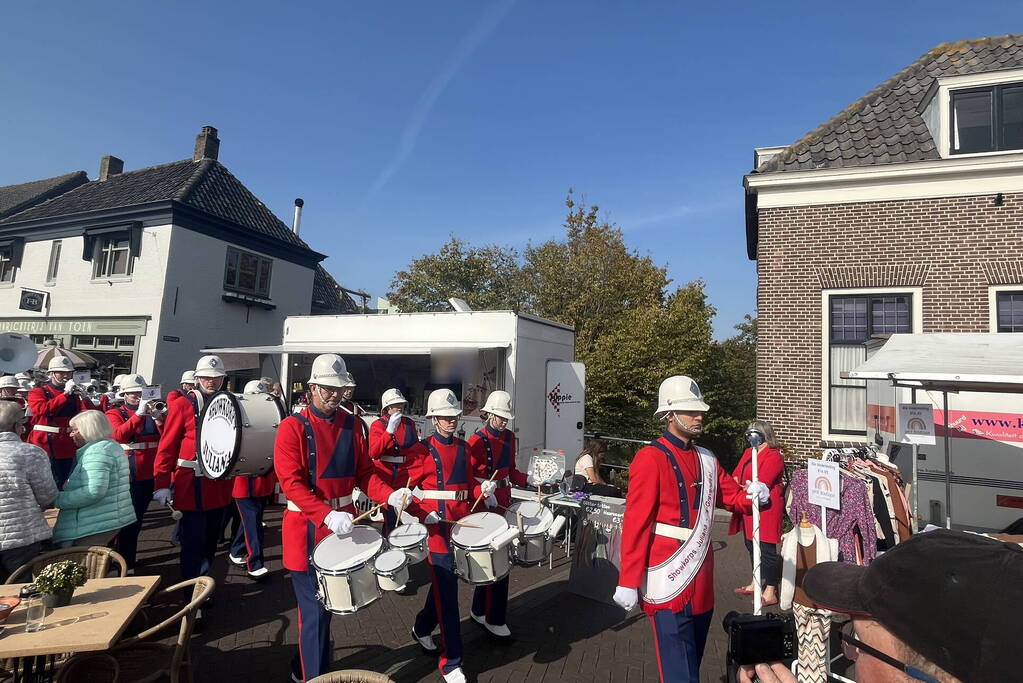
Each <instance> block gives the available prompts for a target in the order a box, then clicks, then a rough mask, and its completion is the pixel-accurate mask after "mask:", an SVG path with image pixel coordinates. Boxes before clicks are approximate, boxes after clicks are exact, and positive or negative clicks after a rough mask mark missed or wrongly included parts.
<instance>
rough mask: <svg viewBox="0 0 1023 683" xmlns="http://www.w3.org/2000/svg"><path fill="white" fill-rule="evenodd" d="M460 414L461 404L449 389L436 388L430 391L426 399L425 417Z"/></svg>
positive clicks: (456, 415) (455, 415)
mask: <svg viewBox="0 0 1023 683" xmlns="http://www.w3.org/2000/svg"><path fill="white" fill-rule="evenodd" d="M461 414H462V406H461V405H459V403H458V397H457V396H455V392H453V391H451V390H450V389H436V390H434V391H432V392H430V398H428V399H427V401H426V417H458V416H459V415H461Z"/></svg>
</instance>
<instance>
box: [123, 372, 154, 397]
mask: <svg viewBox="0 0 1023 683" xmlns="http://www.w3.org/2000/svg"><path fill="white" fill-rule="evenodd" d="M119 386H120V389H119V391H118V393H120V394H123V393H125V392H126V391H142V390H143V389H145V388H146V387H148V386H149V385H148V384H146V378H145V377H143V376H142V375H122V376H121V384H120V385H119Z"/></svg>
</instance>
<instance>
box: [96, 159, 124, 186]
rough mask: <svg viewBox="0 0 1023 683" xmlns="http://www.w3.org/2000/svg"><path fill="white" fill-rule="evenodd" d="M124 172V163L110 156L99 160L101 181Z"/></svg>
mask: <svg viewBox="0 0 1023 683" xmlns="http://www.w3.org/2000/svg"><path fill="white" fill-rule="evenodd" d="M123 172H124V162H123V161H121V160H120V159H118V158H117V157H112V156H110V155H109V154H108V155H106V156H105V157H102V158H100V160H99V179H100V180H106V179H107V178H109V177H110V176H112V175H118V174H120V173H123Z"/></svg>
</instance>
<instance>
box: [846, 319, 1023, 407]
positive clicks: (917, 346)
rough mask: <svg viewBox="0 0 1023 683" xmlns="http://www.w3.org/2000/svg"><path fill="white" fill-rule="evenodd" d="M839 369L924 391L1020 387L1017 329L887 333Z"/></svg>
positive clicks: (1022, 360) (1022, 346)
mask: <svg viewBox="0 0 1023 683" xmlns="http://www.w3.org/2000/svg"><path fill="white" fill-rule="evenodd" d="M842 374H843V376H844V377H847V378H848V379H864V380H866V379H873V380H878V379H880V380H888V381H890V382H892V384H893V385H896V386H904V387H910V388H917V389H923V390H928V391H950V392H956V391H990V392H1002V393H1023V334H994V333H991V334H952V333H948V334H946V333H932V334H893V335H892V336H891V337H890V338H889V339H888V341H887V342H886V343H885V345H884V346H882V347H881V348H880V349H878V350H877V351H876V352H875V353H874V355H873V356H871V357H870V358H868V359H867V361H866V362H864V363H862V364H861V365H858V366H856V367H855V368H854V369H852V370H850V371H848V372H846V373H842Z"/></svg>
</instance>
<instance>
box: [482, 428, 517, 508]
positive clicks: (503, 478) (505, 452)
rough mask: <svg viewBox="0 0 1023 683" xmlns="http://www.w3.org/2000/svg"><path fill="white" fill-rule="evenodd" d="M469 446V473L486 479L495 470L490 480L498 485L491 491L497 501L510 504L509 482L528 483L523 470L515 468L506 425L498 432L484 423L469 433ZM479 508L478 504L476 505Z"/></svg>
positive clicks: (512, 445)
mask: <svg viewBox="0 0 1023 683" xmlns="http://www.w3.org/2000/svg"><path fill="white" fill-rule="evenodd" d="M469 450H470V452H471V453H472V468H473V475H474V476H475V477H476V481H477V482H481V481H486V480H487V479H490V477H491V476H492V475H493V474H494V471H495V470H497V476H496V477H494V483H495V484H497V485H498V489H497V491H496V492H494V496H495V497H496V498H497V503H498V505H501V506H503V507H508V506H509V505H511V502H512V499H511V485H512V484H514V485H515V486H522V487H525V486H528V484H527V483H526V480H527V479H528V478H529V475H527V474H526V473H525V472H519V471H518V469H516V468H515V434H513V433H512V431H511V430H510V429H502V430H501V431H500V432H499V431H497V430H496V429H494V428H493V427H491V426H490V425H486V426H485V427H483V428H482V429H480V430H478V431H477V432H476V433H475V434H473V435H472V436H470V437H469ZM476 509H477V510H479V508H476Z"/></svg>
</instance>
